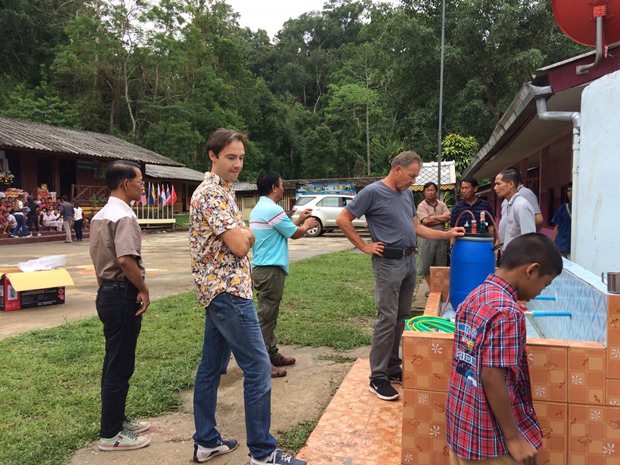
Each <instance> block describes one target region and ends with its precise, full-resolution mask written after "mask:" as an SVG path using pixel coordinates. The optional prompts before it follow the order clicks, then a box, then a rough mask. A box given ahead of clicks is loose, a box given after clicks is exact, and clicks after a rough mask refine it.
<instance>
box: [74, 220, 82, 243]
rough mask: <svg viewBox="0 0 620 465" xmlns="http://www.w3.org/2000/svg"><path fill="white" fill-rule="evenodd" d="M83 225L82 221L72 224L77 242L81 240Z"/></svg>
mask: <svg viewBox="0 0 620 465" xmlns="http://www.w3.org/2000/svg"><path fill="white" fill-rule="evenodd" d="M83 225H84V220H75V221H74V222H73V227H74V228H75V238H76V239H77V240H78V241H81V240H82V226H83Z"/></svg>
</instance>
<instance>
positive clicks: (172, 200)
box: [168, 184, 177, 205]
mask: <svg viewBox="0 0 620 465" xmlns="http://www.w3.org/2000/svg"><path fill="white" fill-rule="evenodd" d="M168 203H169V204H170V205H174V204H175V203H177V193H176V192H175V191H174V184H173V185H172V190H171V191H170V198H169V199H168Z"/></svg>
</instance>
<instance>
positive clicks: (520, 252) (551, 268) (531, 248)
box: [499, 233, 563, 276]
mask: <svg viewBox="0 0 620 465" xmlns="http://www.w3.org/2000/svg"><path fill="white" fill-rule="evenodd" d="M530 263H538V264H539V265H540V274H542V275H550V276H557V275H559V274H560V273H561V272H562V268H563V264H562V256H561V255H560V251H559V250H558V248H557V246H556V245H555V244H554V242H553V241H552V240H551V239H549V238H548V237H547V236H545V235H543V234H540V233H529V234H524V235H523V236H519V237H517V238H516V239H513V240H512V241H510V243H509V244H508V245H507V246H506V250H504V252H502V259H501V262H500V265H499V267H500V268H502V269H504V270H514V269H515V268H517V267H519V266H521V265H528V264H530Z"/></svg>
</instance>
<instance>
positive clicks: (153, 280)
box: [0, 231, 352, 339]
mask: <svg viewBox="0 0 620 465" xmlns="http://www.w3.org/2000/svg"><path fill="white" fill-rule="evenodd" d="M188 248H189V246H188V236H187V232H183V231H182V232H175V233H163V232H162V233H155V234H146V235H144V237H143V241H142V253H143V259H144V263H145V265H146V267H147V269H146V275H147V282H148V285H149V288H150V291H151V300H152V301H153V300H157V299H160V298H162V297H166V296H170V295H174V294H178V293H180V292H184V291H189V290H193V289H194V282H193V279H192V275H191V271H190V260H189V251H188ZM347 249H352V246H351V244H350V243H349V241H348V240H347V239H346V238H344V236H342V235H340V234H330V235H325V236H321V237H317V238H311V237H304V238H301V239H297V240H291V241H290V242H289V250H290V257H291V261H296V260H301V259H304V258H308V257H312V256H315V255H321V254H325V253H330V252H336V251H340V250H347ZM59 254H64V255H66V256H67V266H66V269H67V270H68V271H69V274H71V277H72V278H73V281H74V282H75V286H68V287H67V288H66V296H67V300H66V303H65V304H62V305H51V306H48V307H39V308H31V309H24V310H18V311H13V312H2V311H0V339H2V338H5V337H8V336H14V335H17V334H21V333H24V332H27V331H32V330H34V329H41V328H49V327H52V326H58V325H61V324H63V323H66V322H68V321H75V320H79V319H82V318H87V317H91V316H95V315H96V314H97V312H96V310H95V294H96V292H97V282H96V279H95V273H94V269H93V266H92V263H91V261H90V256H89V254H88V242H87V241H86V240H85V241H84V242H72V243H70V244H65V243H64V242H44V243H37V244H19V243H16V244H15V245H14V246H13V245H9V246H3V247H2V248H0V268H9V267H14V266H15V265H16V264H17V263H19V262H23V261H27V260H31V259H33V258H40V257H44V256H47V255H59Z"/></svg>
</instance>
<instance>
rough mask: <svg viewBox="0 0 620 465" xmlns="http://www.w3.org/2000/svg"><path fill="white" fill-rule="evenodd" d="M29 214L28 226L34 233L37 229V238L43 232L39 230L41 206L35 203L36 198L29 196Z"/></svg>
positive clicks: (27, 215)
mask: <svg viewBox="0 0 620 465" xmlns="http://www.w3.org/2000/svg"><path fill="white" fill-rule="evenodd" d="M26 205H27V206H28V213H27V214H26V218H27V222H26V226H28V229H30V231H31V232H32V231H34V230H35V229H36V231H37V236H40V235H41V231H40V230H39V205H38V204H37V202H35V200H34V197H32V196H28V203H27V204H26Z"/></svg>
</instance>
